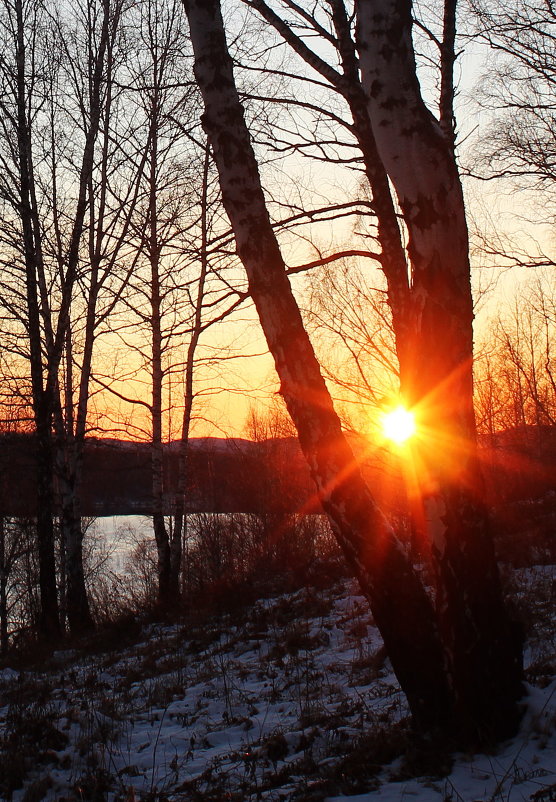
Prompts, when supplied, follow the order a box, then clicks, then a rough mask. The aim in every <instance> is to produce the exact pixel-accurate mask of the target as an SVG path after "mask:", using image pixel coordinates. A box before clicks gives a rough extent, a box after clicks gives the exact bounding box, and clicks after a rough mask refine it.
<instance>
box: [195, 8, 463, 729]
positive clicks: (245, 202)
mask: <svg viewBox="0 0 556 802" xmlns="http://www.w3.org/2000/svg"><path fill="white" fill-rule="evenodd" d="M184 4H185V9H186V12H187V15H188V18H189V23H190V30H191V39H192V43H193V49H194V54H195V74H196V78H197V82H198V84H199V87H200V89H201V93H202V95H203V100H204V105H205V113H204V115H203V125H204V127H205V130H206V132H207V135H208V137H209V140H210V142H211V145H212V148H213V152H214V158H215V161H216V164H217V167H218V171H219V175H220V183H221V187H222V194H223V201H224V205H225V207H226V211H227V214H228V216H229V218H230V221H231V224H232V228H233V230H234V235H235V239H236V245H237V250H238V253H239V256H240V258H241V259H242V261H243V264H244V265H245V268H246V271H247V275H248V280H249V287H250V292H251V295H252V298H253V300H254V302H255V306H256V308H257V312H258V314H259V318H260V321H261V325H262V328H263V331H264V334H265V337H266V339H267V343H268V346H269V349H270V352H271V353H272V355H273V357H274V362H275V365H276V370H277V372H278V375H279V377H280V381H281V393H282V395H283V397H284V400H285V402H286V405H287V407H288V411H289V413H290V415H291V417H292V419H293V421H294V423H295V426H296V428H297V431H298V435H299V440H300V444H301V447H302V449H303V452H304V454H305V457H306V459H307V462H308V464H309V468H310V471H311V474H312V476H313V479H314V481H315V485H316V488H317V492H318V495H319V497H320V500H321V503H322V505H323V507H324V509H325V511H326V513H327V514H328V517H329V519H330V521H331V524H332V527H333V530H334V532H335V535H336V537H337V539H338V542H339V543H340V545H341V547H342V549H343V551H344V553H345V555H346V557H347V559H348V561H349V563H350V564H351V566H352V568H353V570H354V572H355V574H356V575H357V577H358V579H359V581H360V583H361V587H362V589H363V592H364V593H365V594H366V595H367V597H368V599H369V602H370V604H371V608H372V611H373V615H374V617H375V620H376V622H377V625H378V626H379V627H380V630H381V632H382V635H383V637H384V641H385V644H386V647H387V650H388V653H389V656H390V658H391V661H392V664H393V666H394V670H395V671H396V674H397V676H398V678H399V680H400V684H401V685H402V688H403V689H404V691H405V693H406V695H407V698H408V701H409V704H410V707H411V710H412V713H413V717H414V721H415V724H416V725H417V726H418V727H421V728H423V729H429V730H430V729H434V728H436V727H445V725H446V721H447V719H449V718H450V716H451V704H450V695H449V689H448V686H447V683H446V676H445V672H444V666H443V661H442V655H441V652H440V646H439V640H438V634H437V630H436V627H435V624H434V616H433V612H432V608H431V606H430V603H429V600H428V598H427V596H426V594H425V592H424V590H423V588H422V586H421V584H420V582H419V580H418V578H417V577H416V575H415V573H414V571H413V569H412V567H411V565H410V564H409V563H408V561H407V559H406V557H405V555H404V552H403V549H402V547H401V544H400V542H399V541H398V540H397V538H396V536H395V534H394V532H393V531H392V529H391V527H390V526H389V524H388V522H387V521H386V519H385V517H384V515H383V514H382V512H381V511H380V510H379V509H378V507H377V505H376V503H375V501H374V499H373V497H372V495H371V493H370V492H369V489H368V488H367V486H366V485H365V483H364V481H363V479H362V477H361V474H360V472H359V470H358V468H357V466H356V464H355V461H354V458H353V454H352V453H351V451H350V449H349V446H348V444H347V442H346V440H345V438H344V436H343V434H342V432H341V428H340V422H339V419H338V417H337V415H336V413H335V411H334V409H333V405H332V401H331V398H330V395H329V393H328V391H327V389H326V386H325V384H324V381H323V379H322V376H321V373H320V369H319V365H318V362H317V360H316V357H315V354H314V352H313V349H312V346H311V343H310V341H309V338H308V336H307V333H306V331H305V329H304V326H303V322H302V319H301V315H300V312H299V308H298V306H297V303H296V301H295V299H294V296H293V294H292V291H291V287H290V285H289V282H288V279H287V276H286V270H285V265H284V260H283V258H282V254H281V252H280V248H279V246H278V243H277V240H276V238H275V235H274V232H273V230H272V226H271V224H270V220H269V216H268V211H267V208H266V204H265V198H264V194H263V191H262V187H261V181H260V176H259V172H258V167H257V162H256V159H255V155H254V152H253V149H252V146H251V142H250V139H249V133H248V131H247V127H246V124H245V120H244V117H243V109H242V107H241V104H240V101H239V98H238V94H237V90H236V87H235V83H234V76H233V70H232V62H231V58H230V56H229V53H228V49H227V45H226V39H225V34H224V28H223V22H222V16H221V10H220V4H219V2H218V1H217V0H206V1H205V2H201V0H185V2H184Z"/></svg>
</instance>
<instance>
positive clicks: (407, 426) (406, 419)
mask: <svg viewBox="0 0 556 802" xmlns="http://www.w3.org/2000/svg"><path fill="white" fill-rule="evenodd" d="M382 431H383V433H384V435H385V437H387V438H388V439H389V440H393V441H394V443H397V444H398V445H401V444H402V443H405V441H406V440H408V439H409V438H410V437H411V436H412V435H413V434H415V416H414V414H413V412H410V411H409V410H407V409H405V407H403V406H401V405H400V406H398V407H396V408H395V409H392V410H390V412H386V413H385V414H384V415H383V417H382Z"/></svg>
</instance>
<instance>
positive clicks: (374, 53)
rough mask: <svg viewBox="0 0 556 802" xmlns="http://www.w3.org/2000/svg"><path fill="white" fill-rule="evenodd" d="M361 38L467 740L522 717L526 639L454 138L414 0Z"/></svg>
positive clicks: (388, 4)
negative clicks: (495, 479)
mask: <svg viewBox="0 0 556 802" xmlns="http://www.w3.org/2000/svg"><path fill="white" fill-rule="evenodd" d="M357 13H358V46H359V53H360V60H361V68H362V76H363V84H364V87H365V89H366V93H367V97H368V102H369V113H370V117H371V120H372V125H373V131H374V134H375V139H376V143H377V148H378V152H379V154H380V157H381V159H382V160H383V162H384V165H385V167H386V170H387V172H388V174H389V176H390V179H391V180H392V183H393V184H394V187H395V189H396V192H397V195H398V199H399V203H400V206H401V209H402V212H403V216H404V220H405V223H406V226H407V229H408V233H409V243H408V252H409V255H410V259H411V264H412V286H411V296H412V309H411V322H412V347H411V352H410V353H411V358H410V363H409V366H408V370H406V371H403V372H402V374H401V378H402V391H403V393H404V395H405V396H406V398H407V401H408V403H409V404H410V405H411V406H414V407H415V408H416V411H417V414H418V416H419V421H420V425H421V426H422V427H423V431H424V432H425V437H424V438H423V442H422V444H421V445H420V446H419V448H418V449H416V451H417V457H418V459H419V460H420V467H419V471H420V476H419V480H420V482H421V493H422V502H423V518H424V522H425V527H426V529H427V530H428V534H429V537H430V539H431V547H432V552H433V558H434V564H435V567H436V573H437V611H438V617H439V622H440V630H441V635H442V638H443V642H444V646H445V652H446V658H447V665H448V669H449V672H450V676H451V684H452V687H453V692H454V695H455V700H456V715H457V721H458V727H459V729H460V730H461V732H462V733H463V737H465V736H467V737H468V738H469V739H470V740H473V739H475V740H481V739H484V738H487V737H489V736H492V737H493V738H498V737H502V736H504V735H507V734H509V733H510V732H512V731H513V729H514V728H515V726H516V723H517V709H516V705H515V703H516V699H517V698H518V697H519V695H520V693H521V652H520V642H519V638H517V637H516V632H515V630H514V628H513V626H512V623H511V621H510V620H509V618H508V615H507V612H506V611H505V608H504V605H503V600H502V592H501V587H500V580H499V576H498V568H497V563H496V560H495V555H494V550H493V545H492V539H491V536H490V531H489V520H488V515H487V512H486V510H485V509H484V507H483V506H482V502H481V497H482V485H481V477H480V469H479V465H478V461H477V452H476V442H475V441H476V430H475V418H474V410H473V373H472V365H473V333H472V323H473V302H472V295H471V284H470V265H469V248H468V238H467V227H466V219H465V208H464V202H463V194H462V188H461V182H460V179H459V175H458V171H457V167H456V164H455V160H454V156H453V141H452V139H451V137H450V136H446V135H445V131H443V130H442V128H441V126H440V125H439V123H438V122H437V121H436V120H435V119H434V118H433V116H432V115H431V113H430V112H429V110H428V109H427V108H426V106H425V104H424V102H423V100H422V98H421V94H420V89H419V84H418V81H417V77H416V65H415V59H414V55H413V48H412V41H411V3H410V2H409V0H359V2H358V4H357Z"/></svg>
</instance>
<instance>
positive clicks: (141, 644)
mask: <svg viewBox="0 0 556 802" xmlns="http://www.w3.org/2000/svg"><path fill="white" fill-rule="evenodd" d="M518 579H519V582H516V584H515V591H516V595H517V596H518V597H520V598H519V603H520V605H521V608H522V609H523V610H526V611H527V616H528V617H529V618H528V620H526V622H525V623H526V625H527V626H528V627H529V629H530V632H531V633H532V634H531V638H530V641H529V646H528V650H527V655H526V657H527V662H528V667H529V672H528V678H529V681H530V684H529V685H528V696H527V699H526V705H527V711H526V714H525V716H524V719H523V723H522V727H521V731H520V733H519V735H518V736H517V737H516V738H515V739H513V740H512V741H510V742H508V743H506V744H503V745H502V746H501V747H500V748H499V749H498V750H497V751H496V752H494V753H492V754H489V755H471V754H466V755H456V756H454V757H453V758H452V756H449V755H445V754H439V753H435V754H427V753H426V752H425V751H424V750H423V749H420V748H419V747H418V746H416V745H415V742H414V740H413V739H412V738H411V737H410V736H409V735H408V731H407V726H406V725H407V721H406V717H407V708H406V704H405V701H404V698H403V696H402V694H401V692H400V690H399V687H398V685H397V682H396V680H395V678H394V676H393V674H392V672H391V670H390V666H389V662H388V661H387V660H385V657H384V653H383V649H382V643H381V639H380V636H379V635H378V632H377V630H376V628H375V627H374V625H373V622H372V619H371V616H370V614H369V612H368V608H367V604H366V602H365V600H364V599H363V598H362V597H361V596H360V595H358V591H357V587H356V585H355V583H353V582H351V581H345V582H340V583H338V584H336V585H334V586H333V587H332V588H329V589H326V590H316V589H308V590H301V591H298V592H297V593H293V594H289V595H282V596H279V597H277V598H273V599H266V600H261V601H259V602H258V603H257V604H255V605H254V606H251V607H249V608H247V609H242V610H240V611H239V612H234V613H228V614H226V615H219V616H214V617H212V618H206V617H202V616H201V615H200V614H197V615H196V614H195V613H194V612H192V613H191V615H190V616H189V618H188V620H187V622H186V623H181V624H178V625H172V626H167V625H159V624H149V625H145V626H143V627H141V626H140V625H139V624H136V623H133V622H130V623H128V626H127V628H126V627H123V626H122V628H121V629H120V630H112V631H111V632H109V633H105V634H104V635H103V636H102V638H100V637H98V636H97V637H96V638H93V639H92V640H91V641H90V642H89V643H88V644H87V646H86V647H85V648H83V649H80V650H79V651H76V650H72V651H69V650H68V651H58V652H55V653H54V654H53V655H49V656H47V657H45V658H44V659H43V661H42V663H41V666H40V668H37V667H36V666H35V667H33V668H26V669H25V670H24V671H20V670H16V669H14V668H11V667H6V668H3V669H2V670H0V693H1V696H0V726H1V728H2V732H1V746H2V749H1V751H0V798H2V799H7V800H10V799H11V800H13V801H14V802H38V801H39V800H41V799H45V800H58V801H59V802H62V800H65V801H66V802H70V800H72V801H73V800H87V801H89V802H97V800H98V801H99V802H100V800H107V802H116V800H121V802H124V800H125V802H132V801H135V802H138V800H150V802H164V800H166V801H167V802H178V800H180V801H181V800H183V801H185V800H207V801H209V800H222V801H223V800H236V801H237V802H243V801H244V800H245V802H247V801H249V802H251V801H253V802H254V801H255V800H306V801H307V802H309V800H324V799H328V800H345V799H349V800H351V802H364V801H365V802H366V801H367V800H376V799H380V800H383V801H384V802H394V801H395V802H398V801H399V800H411V799H415V800H423V802H429V801H430V802H433V801H434V802H487V801H488V802H497V801H500V802H504V801H505V802H520V801H521V800H535V802H550V801H551V800H556V748H555V747H556V734H555V729H556V728H555V724H556V677H555V673H556V646H555V641H554V631H555V629H554V626H553V622H554V614H553V613H554V606H555V605H556V599H555V598H554V596H555V588H554V578H553V569H552V568H549V569H547V568H539V569H529V570H528V571H526V572H522V573H521V574H520V575H519V577H518ZM513 581H514V582H515V579H514V580H513ZM2 794H3V795H2Z"/></svg>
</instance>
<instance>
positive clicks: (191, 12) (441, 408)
mask: <svg viewBox="0 0 556 802" xmlns="http://www.w3.org/2000/svg"><path fill="white" fill-rule="evenodd" d="M292 5H293V6H294V7H295V8H297V4H292ZM331 5H333V6H337V5H338V4H337V3H332V4H331ZM185 6H186V11H187V13H188V16H189V22H190V28H191V37H192V42H193V48H194V52H195V74H196V77H197V81H198V84H199V87H200V90H201V93H202V95H203V99H204V104H205V114H204V116H203V124H204V127H205V130H206V131H207V134H208V136H209V139H210V141H211V144H212V147H213V150H214V156H215V160H216V163H217V165H218V169H219V173H220V180H221V186H222V195H223V202H224V205H225V207H226V210H227V213H228V216H229V217H230V220H231V222H232V227H233V229H234V233H235V237H236V244H237V249H238V254H239V255H240V258H241V259H242V261H243V263H244V265H245V267H246V271H247V275H248V279H249V288H250V292H251V295H252V297H253V300H254V303H255V306H256V308H257V311H258V314H259V318H260V320H261V325H262V327H263V331H264V333H265V336H266V338H267V342H268V346H269V349H270V352H271V353H272V355H273V357H274V361H275V365H276V369H277V372H278V375H279V377H280V381H281V393H282V395H283V397H284V400H285V402H286V405H287V407H288V410H289V413H290V415H291V417H292V419H293V421H294V424H295V426H296V428H297V431H298V435H299V440H300V444H301V447H302V450H303V452H304V454H305V457H306V459H307V461H308V464H309V467H310V470H311V473H312V476H313V479H314V481H315V483H316V486H317V489H318V493H319V496H320V499H321V503H322V505H323V507H324V509H325V511H326V512H327V514H328V516H329V518H330V521H331V524H332V527H333V530H334V532H335V535H336V537H337V539H338V541H339V543H340V545H341V546H342V548H343V550H344V553H345V554H346V556H347V558H348V561H349V562H350V564H351V565H352V567H353V569H354V571H355V573H356V575H357V576H358V578H359V581H360V583H361V586H362V589H363V591H364V592H365V594H366V595H367V597H368V599H369V601H370V604H371V608H372V610H373V614H374V616H375V619H376V621H377V624H378V626H379V628H380V630H381V632H382V634H383V637H384V641H385V645H386V648H387V651H388V653H389V655H390V658H391V660H392V664H393V667H394V670H395V671H396V674H397V676H398V679H399V681H400V684H401V686H402V688H403V689H404V691H405V693H406V695H407V698H408V701H409V705H410V708H411V711H412V714H413V718H414V722H415V724H416V726H417V727H419V728H421V729H424V730H428V731H429V732H430V731H441V732H443V733H444V734H448V735H450V736H451V737H453V738H454V739H455V741H456V742H457V743H458V744H460V745H463V744H467V745H469V744H471V743H477V742H480V741H487V740H489V739H492V738H494V739H495V738H500V737H504V736H506V735H508V734H509V733H511V732H513V731H514V729H515V727H516V725H517V720H518V716H517V707H516V701H517V698H518V697H519V695H520V693H521V664H520V643H519V639H518V638H517V637H515V632H514V630H513V628H512V625H511V622H510V621H509V619H508V616H507V614H506V611H505V609H504V606H503V603H502V597H501V590H500V584H499V579H498V574H497V567H496V562H495V559H494V552H493V548H492V541H491V538H490V535H489V532H488V528H487V516H486V511H485V510H484V509H483V508H482V506H481V504H480V501H477V499H476V496H475V495H474V492H472V491H474V490H476V489H477V488H478V482H477V479H476V477H475V473H476V471H477V460H476V450H475V423H474V417H473V408H472V373H471V365H472V318H473V311H472V302H471V293H470V284H469V261H468V247H467V229H466V223H465V211H464V206H463V198H462V191H461V184H460V182H459V177H458V174H457V169H456V165H455V160H454V156H453V136H452V131H453V129H452V126H451V124H450V125H448V126H444V130H443V127H442V126H441V125H440V124H439V121H438V120H434V118H433V117H432V115H431V113H430V111H429V110H428V109H427V108H426V107H425V105H424V103H423V101H422V99H421V95H420V89H419V84H418V81H417V76H416V66H415V58H414V53H413V46H412V40H411V6H410V3H409V2H402V3H397V4H396V3H390V2H389V0H384V2H382V3H381V5H380V8H377V7H376V4H375V6H373V7H372V8H371V4H370V3H367V2H361V3H359V5H358V7H357V14H358V21H359V37H358V44H359V54H360V59H361V63H360V65H359V62H358V61H357V59H356V60H355V61H354V62H352V66H353V69H355V70H357V74H359V69H360V70H361V76H362V86H363V87H364V88H365V93H364V95H363V97H364V109H365V110H366V114H367V115H368V120H369V125H370V126H371V128H370V133H371V135H372V145H373V147H374V148H375V153H376V157H377V159H378V162H379V164H380V165H382V169H383V170H384V176H383V177H385V176H386V175H388V177H389V179H390V180H391V181H392V183H393V184H394V186H395V188H396V192H397V196H398V200H399V203H400V206H401V209H402V213H403V217H404V221H405V225H406V227H407V230H408V233H409V247H408V252H409V258H410V261H411V266H412V282H411V287H410V285H409V278H408V273H407V269H406V268H405V267H404V271H405V279H403V285H401V289H400V293H401V294H400V296H399V301H396V300H395V297H396V296H395V294H394V295H392V292H390V302H391V304H392V311H393V318H394V327H395V330H396V338H397V348H398V357H399V361H400V370H401V374H402V375H403V376H404V377H405V378H404V380H403V385H402V386H403V388H404V394H405V395H406V397H407V401H408V402H409V404H410V405H412V406H415V405H417V404H419V405H422V407H423V411H422V412H420V415H421V414H422V417H423V422H424V423H425V424H428V425H430V426H432V433H433V434H431V437H430V443H429V446H428V447H427V448H425V449H424V451H423V453H422V454H421V455H420V456H421V458H422V459H423V460H424V461H425V464H426V471H427V475H428V477H429V487H428V492H427V493H426V494H424V495H423V514H424V516H425V523H426V528H427V530H428V532H429V535H430V536H431V537H432V544H431V550H432V553H433V556H434V558H435V565H436V568H437V584H438V588H437V604H436V612H433V609H432V606H431V603H430V601H429V599H428V597H427V594H426V593H425V591H424V589H423V587H422V586H421V584H420V582H419V580H418V578H417V577H416V575H415V573H414V572H413V569H412V567H411V565H410V564H409V562H408V560H407V559H406V557H405V554H404V552H403V549H402V547H401V545H400V543H399V541H398V539H397V537H396V535H395V533H394V532H393V531H392V529H391V527H390V525H389V524H388V522H387V521H386V519H385V517H384V515H383V514H382V512H381V511H380V510H379V509H378V507H377V505H376V503H375V501H374V499H373V497H372V495H371V493H370V491H369V488H368V487H367V486H366V485H365V483H364V482H363V480H362V478H361V475H360V473H359V471H358V469H357V466H356V464H355V460H354V458H353V455H352V454H351V452H350V450H349V447H348V445H347V443H346V441H345V438H344V436H343V434H342V432H341V427H340V423H339V420H338V418H337V415H336V413H335V412H334V409H333V406H332V402H331V399H330V395H329V393H328V391H327V389H326V386H325V384H324V381H323V379H322V377H321V374H320V370H319V365H318V363H317V361H316V358H315V355H314V352H313V350H312V347H311V344H310V342H309V339H308V337H307V334H306V332H305V329H304V327H303V322H302V320H301V316H300V314H299V309H298V306H297V304H296V301H295V299H294V297H293V294H292V292H291V288H290V286H289V283H288V280H287V277H286V271H285V267H284V260H283V257H282V254H281V252H280V249H279V246H278V244H277V241H276V239H275V236H274V234H273V231H272V227H271V225H270V222H269V217H268V212H267V209H266V204H265V197H264V194H263V190H262V187H261V181H260V176H259V172H258V168H257V163H256V160H255V156H254V153H253V149H252V146H251V143H250V140H249V133H248V130H247V128H246V125H245V121H244V117H243V111H242V107H241V103H240V101H239V97H238V94H237V90H236V87H235V83H234V76H233V70H232V63H231V59H230V56H229V54H228V51H227V46H226V40H225V34H224V29H223V23H222V17H221V12H220V6H219V3H218V2H216V1H215V0H211V2H208V3H200V2H198V0H185ZM373 9H374V11H373ZM344 10H345V9H344ZM340 11H341V9H340ZM349 52H350V58H352V59H353V58H354V52H353V49H352V48H350V51H349ZM358 92H359V90H358ZM404 264H405V256H404ZM385 273H386V269H385ZM387 275H388V274H387ZM401 275H402V274H401V272H400V273H396V276H399V277H401ZM409 289H411V293H412V297H411V301H410V303H409V300H410V299H409V295H408V292H409ZM396 313H400V314H401V315H402V320H401V321H400V323H399V325H398V324H396ZM410 332H411V336H409V335H410ZM413 334H415V336H413ZM433 435H434V436H433ZM456 446H457V447H456ZM423 470H425V468H424V469H423Z"/></svg>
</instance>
